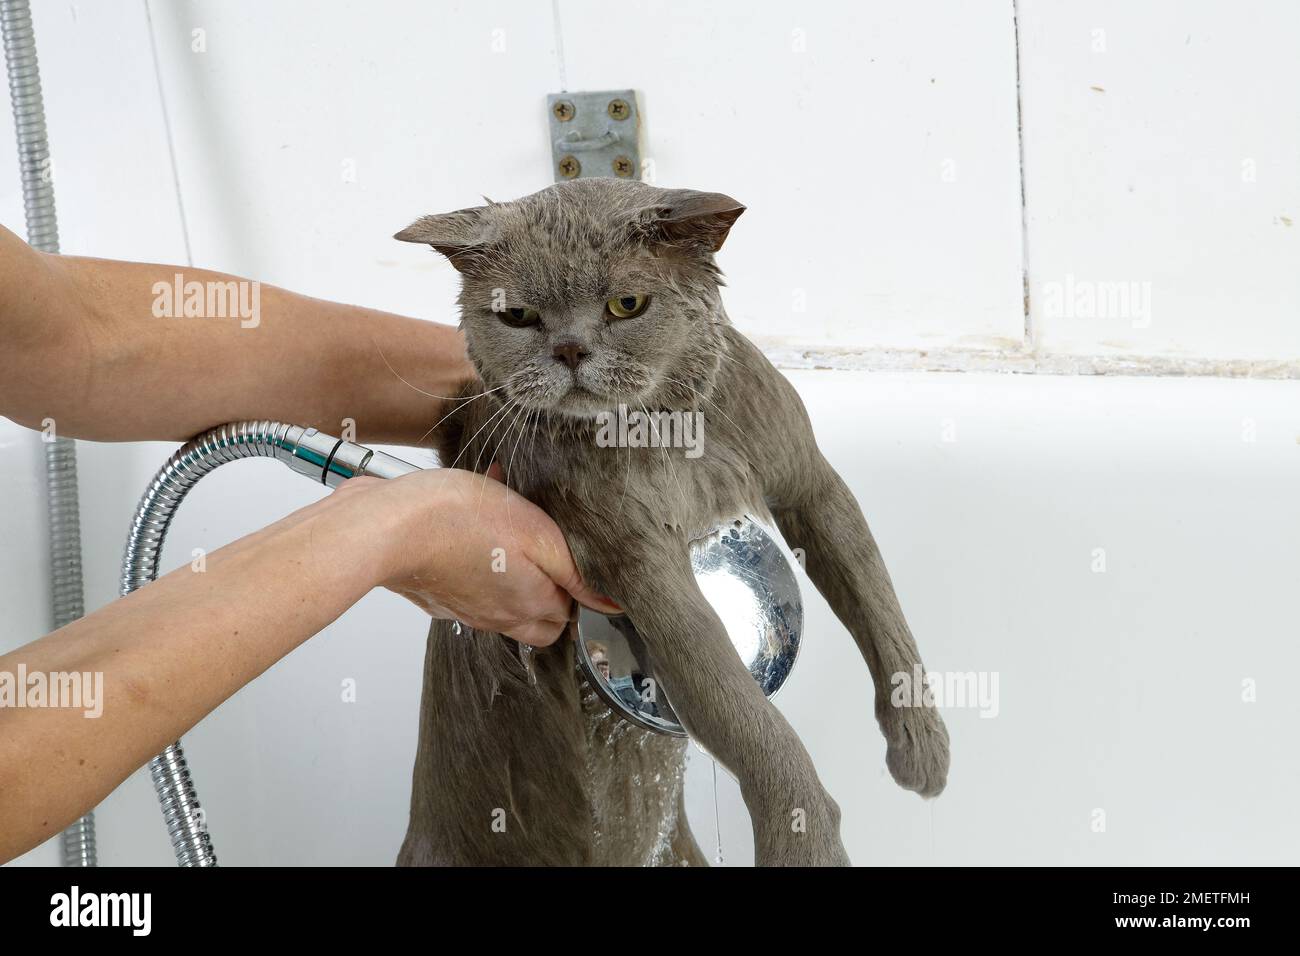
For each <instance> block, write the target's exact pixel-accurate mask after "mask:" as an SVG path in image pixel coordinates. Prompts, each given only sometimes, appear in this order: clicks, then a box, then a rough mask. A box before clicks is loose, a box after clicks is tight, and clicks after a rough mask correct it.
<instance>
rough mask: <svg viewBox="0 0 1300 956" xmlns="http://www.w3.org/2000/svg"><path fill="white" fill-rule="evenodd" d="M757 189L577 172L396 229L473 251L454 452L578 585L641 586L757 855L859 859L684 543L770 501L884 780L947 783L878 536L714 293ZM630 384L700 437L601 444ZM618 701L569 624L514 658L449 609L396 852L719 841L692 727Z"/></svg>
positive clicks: (641, 852) (433, 858) (452, 427)
mask: <svg viewBox="0 0 1300 956" xmlns="http://www.w3.org/2000/svg"><path fill="white" fill-rule="evenodd" d="M743 211H744V207H743V206H741V205H740V204H739V203H737V202H736V201H735V200H733V199H729V198H728V197H726V196H723V195H720V194H717V193H703V192H695V191H692V190H681V189H673V190H668V189H659V188H656V187H653V186H649V185H646V184H644V183H639V182H631V181H626V180H615V179H585V180H577V181H574V182H568V183H562V184H559V185H556V186H552V187H550V188H549V189H544V190H542V191H541V192H539V193H535V194H533V195H531V196H527V197H525V198H523V199H520V200H517V201H515V202H508V203H490V204H489V205H486V206H480V207H477V208H473V209H463V210H460V211H458V212H451V213H446V214H444V215H439V216H426V217H424V218H422V219H420V220H418V221H417V222H416V223H414V224H413V225H412V226H411V227H410V228H408V229H406V230H404V231H402V232H400V233H398V235H397V238H398V239H402V240H405V241H408V242H420V243H428V244H429V245H431V246H433V248H434V249H436V250H437V251H439V252H441V253H442V254H444V255H445V256H447V258H448V259H449V261H450V262H451V264H452V265H453V266H455V267H456V269H457V270H459V272H460V273H461V274H462V289H461V295H460V300H459V301H460V308H461V328H462V329H463V330H464V333H465V337H466V341H467V343H468V347H469V354H470V358H471V359H472V360H473V362H474V365H475V366H476V368H477V369H478V372H479V375H480V376H481V377H482V381H483V385H482V386H478V385H476V386H475V387H474V388H473V389H468V390H467V391H466V393H465V394H464V395H463V396H462V398H463V401H462V402H460V403H459V405H458V408H457V411H456V412H455V413H454V414H453V415H451V416H450V417H449V418H448V419H447V421H446V422H444V423H443V424H442V425H441V426H440V427H439V429H438V431H437V438H436V441H437V447H438V449H439V454H440V458H441V460H442V461H443V463H444V464H449V465H450V464H453V463H454V464H455V465H456V466H457V467H462V468H469V467H473V468H476V469H477V470H479V471H485V470H486V469H487V468H488V466H489V465H490V464H491V462H492V461H493V460H494V459H495V460H497V461H499V462H500V464H501V465H502V467H503V468H504V469H505V479H506V481H507V483H508V484H509V485H510V487H511V488H514V489H516V490H518V491H519V492H521V493H522V494H524V495H525V496H527V497H528V498H530V499H532V500H533V501H535V502H536V503H537V504H538V505H540V506H541V507H542V508H543V509H544V510H546V511H547V512H548V513H549V514H550V515H551V516H552V517H553V518H554V519H555V521H556V522H557V524H558V525H559V526H560V528H561V529H562V530H563V531H564V534H565V537H566V539H567V540H568V543H569V547H570V549H571V550H572V552H573V556H574V559H575V560H576V562H577V565H578V568H579V569H580V570H581V572H582V574H583V577H584V578H585V579H586V581H587V583H589V584H590V585H592V586H593V587H595V588H596V589H597V590H599V591H601V592H603V593H605V594H607V595H609V596H610V597H612V598H613V599H614V600H615V601H617V602H618V603H619V604H620V605H621V606H622V607H623V608H625V609H626V611H627V614H628V616H629V617H630V618H631V620H632V622H633V623H634V625H635V627H636V630H637V631H638V632H640V634H641V635H642V636H643V637H644V639H645V641H646V644H647V647H648V650H649V653H650V654H651V656H652V658H653V661H654V669H655V672H656V673H657V675H658V676H659V678H660V679H661V680H662V686H663V687H664V688H665V689H666V691H667V693H668V695H669V696H670V698H671V702H672V706H673V708H674V710H675V711H676V712H677V714H678V716H679V718H680V719H681V721H682V723H683V724H684V725H685V726H686V728H687V729H688V730H689V732H690V734H691V736H692V737H693V738H694V739H696V740H697V741H699V742H700V743H701V744H702V745H703V746H704V747H706V748H707V749H708V751H709V752H710V753H711V754H713V755H714V756H715V757H716V758H717V759H718V760H719V761H720V762H721V763H722V764H723V765H724V766H726V767H727V768H728V769H729V770H730V771H731V772H732V773H733V774H734V775H735V776H736V778H737V779H738V780H739V781H740V787H741V792H742V794H743V796H744V799H745V803H746V805H747V806H748V808H749V812H750V815H751V817H752V820H753V827H754V841H755V859H756V860H757V862H758V863H760V864H777V865H788V864H813V865H827V864H843V863H847V862H848V859H847V856H846V855H845V852H844V848H843V845H842V844H841V842H840V835H839V821H840V812H839V808H838V807H837V806H836V804H835V801H834V800H833V799H832V798H831V796H830V794H828V793H827V792H826V790H825V789H824V788H823V787H822V785H821V783H820V781H819V780H818V778H817V772H816V770H815V769H814V767H813V764H812V761H811V760H810V759H809V757H808V753H807V752H806V751H805V749H804V747H803V745H802V744H801V743H800V742H799V739H798V737H796V736H795V734H794V732H793V731H792V730H791V728H790V726H789V724H787V723H786V721H785V719H784V718H783V717H782V716H781V714H780V713H779V712H778V711H777V710H776V709H775V708H774V707H773V706H772V705H771V704H770V703H768V701H767V700H766V699H765V698H764V696H763V694H762V692H761V691H760V690H759V689H758V687H757V685H756V684H755V682H754V680H753V678H751V677H750V675H749V673H748V671H747V670H746V668H745V666H744V665H743V664H742V663H741V661H740V659H739V657H738V656H737V654H736V652H735V651H734V650H733V648H732V646H731V642H730V641H729V640H728V638H727V635H726V632H725V630H724V629H723V626H722V623H721V622H720V621H719V620H718V618H717V615H716V614H715V613H714V612H713V610H712V608H711V607H710V606H709V604H708V603H707V602H706V601H705V600H704V598H703V597H702V595H701V594H700V591H699V588H698V587H697V586H696V583H695V578H694V576H693V575H692V573H691V566H690V561H689V557H688V550H687V542H688V541H690V540H692V539H694V538H697V537H699V536H701V535H702V534H704V533H705V532H707V531H708V530H709V529H711V528H714V527H715V526H717V525H718V524H719V523H720V522H721V521H727V520H730V519H733V518H735V517H738V516H741V515H744V514H750V515H753V516H755V517H758V518H760V519H765V520H769V521H770V520H771V519H775V524H776V526H777V527H778V528H780V530H781V533H782V534H783V535H784V537H785V539H786V541H787V543H788V544H789V545H790V546H791V547H797V548H802V549H803V551H804V552H805V554H806V562H807V571H808V574H809V576H810V577H811V579H812V580H813V582H814V583H815V584H816V585H817V588H818V590H820V591H821V593H822V594H823V595H824V596H825V598H826V600H827V601H828V602H829V604H830V606H831V608H832V609H833V610H834V612H835V614H836V615H837V616H838V618H839V619H840V621H841V622H843V624H844V626H845V627H846V628H847V629H848V630H849V632H850V633H851V634H852V635H853V638H854V640H855V641H856V642H857V645H858V647H859V649H860V650H861V652H862V656H863V657H864V658H865V659H866V662H867V665H868V667H869V669H870V671H871V677H872V681H873V683H874V685H875V712H876V719H877V720H878V722H879V724H880V728H881V730H882V732H883V733H884V736H885V740H886V743H887V753H886V762H887V765H888V767H889V770H890V772H891V773H892V774H893V776H894V779H895V780H897V781H898V783H899V784H900V785H901V786H903V787H905V788H907V789H909V790H915V791H917V792H918V793H920V794H921V795H923V796H934V795H936V794H938V793H939V792H940V791H941V790H942V789H943V786H944V783H945V779H946V776H947V770H948V735H947V731H946V730H945V728H944V726H943V722H942V721H941V720H940V718H939V715H938V714H937V713H936V711H935V710H934V709H933V708H932V707H893V706H891V705H890V692H891V690H892V686H891V683H890V677H891V675H893V674H896V673H900V672H904V673H908V674H911V673H912V672H913V670H914V668H917V667H920V666H921V663H920V657H919V654H918V652H917V649H916V644H915V642H914V641H913V639H912V636H911V634H910V633H909V631H908V628H907V624H906V622H905V621H904V619H903V614H902V611H901V609H900V608H899V605H898V600H897V598H896V597H895V595H894V590H893V586H892V585H891V583H890V580H889V575H888V573H887V572H886V570H885V566H884V563H883V561H882V560H881V556H880V552H879V551H878V550H877V548H876V544H875V542H874V540H873V539H872V536H871V532H870V531H869V530H868V529H867V524H866V521H865V520H864V519H863V517H862V512H861V510H859V508H858V505H857V503H856V502H855V501H854V499H853V496H852V495H851V494H850V492H849V490H848V488H847V487H845V485H844V482H843V481H841V480H840V477H839V475H837V474H836V473H835V470H834V469H833V468H831V466H830V465H829V464H828V463H827V462H826V460H825V459H824V458H823V457H822V455H821V453H820V452H819V451H818V449H817V445H816V443H815V441H814V439H813V434H812V429H811V427H810V425H809V422H808V416H807V413H806V412H805V411H804V408H803V404H802V403H801V402H800V400H799V397H798V396H797V394H796V393H795V391H794V389H793V388H792V387H791V386H790V384H789V383H788V382H787V381H786V380H785V378H783V377H782V376H781V375H780V374H779V373H778V372H777V371H776V369H774V368H773V367H772V365H771V364H770V363H769V362H768V361H767V359H766V358H765V357H764V356H763V355H762V354H761V353H760V352H759V351H758V350H757V349H756V348H755V347H754V346H753V345H752V344H751V343H750V342H749V341H748V340H747V339H745V337H744V336H742V335H741V334H740V333H739V332H737V331H736V330H735V329H734V328H733V327H732V326H731V324H730V322H729V321H728V319H727V316H726V313H725V312H724V311H723V307H722V301H721V299H720V297H719V292H718V289H719V286H720V285H721V284H722V283H721V276H720V273H719V271H718V267H717V265H716V264H715V262H714V253H715V252H716V251H717V250H718V249H719V247H721V245H722V243H723V240H724V239H725V238H726V236H727V233H728V231H729V230H730V228H731V226H732V224H733V223H734V222H735V221H736V219H737V218H738V217H739V216H740V214H741V213H742V212H743ZM620 404H623V405H625V406H626V407H627V408H628V409H642V410H681V411H691V412H698V413H699V414H700V415H701V416H702V419H703V420H704V422H705V423H706V425H707V427H706V428H705V430H704V436H705V440H704V444H703V447H702V451H703V453H702V454H700V455H698V457H690V456H688V455H685V454H683V453H682V450H680V449H664V448H660V447H638V448H614V447H601V443H598V442H597V440H596V436H597V431H598V424H597V416H598V414H599V413H601V412H611V411H613V412H616V411H617V409H618V406H619V405H620ZM484 561H485V562H488V561H490V557H489V556H488V555H484ZM616 723H617V718H614V717H613V716H612V715H611V714H610V713H609V711H608V709H607V708H606V707H605V706H604V705H603V704H601V703H600V702H599V701H598V700H597V699H596V698H595V695H594V693H593V692H592V691H591V690H590V688H588V687H586V686H585V684H584V683H583V681H582V678H581V677H580V676H579V674H578V672H577V671H576V670H575V665H574V648H573V643H572V641H567V640H565V641H560V642H559V643H557V644H556V645H554V646H552V647H549V648H546V649H544V650H540V651H537V652H534V653H531V654H528V655H526V656H523V655H521V651H520V650H519V646H518V645H516V644H515V643H514V642H512V641H510V640H508V639H506V638H503V637H501V636H499V635H492V634H476V633H472V632H466V633H461V634H455V633H453V629H452V627H451V625H449V624H448V623H447V622H435V623H434V625H433V628H432V630H431V632H430V635H429V643H428V651H427V657H426V663H425V674H424V696H423V702H422V707H421V716H420V741H419V749H418V753H417V757H416V764H415V770H414V779H413V783H412V796H411V819H410V825H409V828H408V831H407V835H406V840H405V842H404V843H403V846H402V850H401V854H400V856H399V858H398V862H399V863H401V864H412V865H419V864H514V865H541V864H592V863H596V864H647V863H650V864H681V863H703V862H704V860H703V858H702V856H701V854H700V852H699V849H698V847H697V846H696V845H695V842H694V840H693V839H692V837H691V834H690V830H689V828H688V826H687V825H686V820H685V814H684V811H683V809H682V779H683V765H684V759H685V743H684V742H683V741H680V740H675V739H672V738H667V737H661V736H657V735H654V734H650V733H649V732H646V731H640V730H630V731H628V732H623V731H622V730H620V731H618V732H615V731H613V729H612V728H613V727H614V725H615V724H616ZM864 756H865V755H864ZM796 821H798V822H801V823H802V824H803V825H802V826H797V825H794V824H795V822H796Z"/></svg>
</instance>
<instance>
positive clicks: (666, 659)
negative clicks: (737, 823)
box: [566, 529, 848, 866]
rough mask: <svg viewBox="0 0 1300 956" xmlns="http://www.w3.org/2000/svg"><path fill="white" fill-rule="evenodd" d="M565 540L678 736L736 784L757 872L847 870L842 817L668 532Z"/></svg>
mask: <svg viewBox="0 0 1300 956" xmlns="http://www.w3.org/2000/svg"><path fill="white" fill-rule="evenodd" d="M566 530H568V531H569V543H570V547H571V548H572V549H573V551H574V556H575V558H577V559H578V564H579V567H580V568H581V569H582V571H583V574H584V576H585V577H586V579H587V580H588V581H596V582H598V584H599V586H600V587H601V588H603V589H604V593H607V594H609V595H610V596H611V597H612V598H613V599H614V600H616V601H617V602H618V603H619V604H621V605H622V606H623V607H624V608H625V609H626V612H627V615H628V617H629V618H630V619H631V620H632V623H633V624H634V626H635V627H636V630H637V632H638V633H639V634H640V636H641V637H642V639H643V640H644V641H645V645H646V648H647V650H648V651H649V655H650V657H651V662H652V664H653V667H654V671H655V675H656V677H657V678H658V679H659V681H660V689H661V691H662V692H663V693H665V694H666V696H667V697H668V700H669V702H670V703H671V704H672V707H673V710H674V711H675V712H676V713H677V716H678V718H679V719H680V720H681V722H682V724H683V726H685V727H686V729H687V731H688V732H689V733H690V735H691V737H692V738H693V739H694V740H696V741H697V742H698V743H699V744H701V745H702V746H703V747H705V748H706V749H707V750H708V751H709V752H710V753H711V754H712V755H713V756H714V757H715V758H716V759H717V760H718V761H720V762H721V763H722V764H723V765H724V766H726V767H727V768H728V769H729V770H731V772H732V773H733V774H735V776H736V778H737V779H738V780H739V782H740V788H741V793H742V795H743V796H744V799H745V804H746V806H747V807H748V808H749V812H750V817H751V819H752V821H753V826H754V856H755V860H756V862H757V863H758V864H759V865H773V866H800V865H803V866H831V865H844V864H847V863H848V856H847V854H846V853H845V852H844V847H843V844H842V843H841V842H840V834H839V824H840V813H839V807H838V806H836V804H835V801H834V800H833V799H831V796H830V795H829V794H828V793H827V792H826V791H825V789H824V788H823V787H822V785H821V781H820V780H818V778H817V772H816V770H815V769H814V767H813V763H812V760H811V758H810V757H809V756H808V752H807V751H806V750H805V749H804V747H803V744H802V743H800V741H799V738H798V737H797V736H796V735H795V733H794V730H793V729H792V728H791V727H790V725H789V724H788V723H787V722H786V720H785V718H784V717H783V716H782V715H781V713H780V711H778V710H777V709H776V708H775V707H773V706H772V704H771V703H770V702H769V701H768V700H767V698H766V697H764V696H763V692H762V691H761V690H760V689H759V687H758V685H757V684H756V683H755V681H754V678H753V677H752V676H751V675H750V673H749V671H748V670H747V669H746V667H745V665H744V664H743V663H742V662H741V660H740V657H739V655H737V654H736V651H735V648H734V647H733V646H732V644H731V640H730V638H729V637H728V636H727V632H726V629H725V628H724V627H723V624H722V622H721V621H720V620H719V619H718V616H717V614H716V613H715V612H714V610H713V608H712V607H711V606H710V605H709V603H708V601H706V600H705V598H704V596H703V595H702V594H701V593H700V589H699V587H698V586H697V584H696V582H695V576H694V574H693V573H692V571H691V566H690V557H689V552H688V550H687V546H686V543H685V542H684V541H681V540H678V539H677V538H675V537H674V536H673V535H671V533H669V532H667V531H662V532H660V534H661V535H662V537H659V536H654V537H645V536H642V532H638V533H637V539H638V540H637V541H635V542H632V543H630V544H629V542H626V541H620V542H617V543H614V542H612V541H610V540H609V537H608V529H605V531H604V533H603V535H602V537H603V539H604V540H605V545H604V547H598V546H597V547H593V545H592V539H591V538H587V539H585V540H583V539H582V536H580V535H574V534H573V533H572V529H566Z"/></svg>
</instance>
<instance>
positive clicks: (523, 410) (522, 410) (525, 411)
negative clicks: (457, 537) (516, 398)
mask: <svg viewBox="0 0 1300 956" xmlns="http://www.w3.org/2000/svg"><path fill="white" fill-rule="evenodd" d="M529 414H532V413H531V411H530V410H529V408H528V406H527V405H525V404H524V403H523V402H520V403H519V411H517V412H516V413H515V417H514V418H512V419H511V420H510V424H509V425H507V426H506V430H505V432H504V433H503V434H502V436H501V440H500V441H499V442H497V446H496V448H494V449H492V459H491V460H490V461H489V462H488V469H489V470H491V468H492V463H493V462H497V463H498V464H499V463H500V461H501V459H500V458H499V457H498V456H497V453H498V452H499V451H501V446H502V445H503V444H504V443H505V442H507V441H509V439H510V433H511V432H512V431H513V430H514V427H515V425H516V423H518V421H519V419H520V417H522V416H524V415H529ZM493 431H495V429H494V430H493ZM520 434H522V432H521V433H520ZM515 443H516V446H517V445H518V439H516V440H515ZM510 460H511V464H513V463H514V455H513V454H512V455H511V459H510ZM474 468H475V470H478V463H477V462H475V464H474ZM501 477H502V478H503V479H504V484H505V486H506V488H507V489H509V487H510V469H509V467H508V466H507V467H505V468H503V469H502V471H501ZM486 492H487V482H484V483H483V487H482V488H481V489H480V490H479V493H478V507H477V508H476V509H475V511H474V517H475V519H477V518H478V516H479V515H480V514H481V513H482V511H483V495H484V494H485V493H486ZM506 518H507V520H509V518H510V497H509V496H508V495H507V496H506ZM510 530H511V531H513V530H514V524H513V523H512V524H511V526H510Z"/></svg>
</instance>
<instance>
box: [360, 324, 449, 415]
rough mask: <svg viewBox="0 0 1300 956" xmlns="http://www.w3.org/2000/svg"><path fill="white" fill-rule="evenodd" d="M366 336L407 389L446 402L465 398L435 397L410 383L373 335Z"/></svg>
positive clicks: (395, 376)
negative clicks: (394, 365)
mask: <svg viewBox="0 0 1300 956" xmlns="http://www.w3.org/2000/svg"><path fill="white" fill-rule="evenodd" d="M366 335H367V336H368V337H369V339H370V344H371V345H373V346H374V347H375V351H376V352H378V353H379V357H380V358H381V359H383V360H384V364H385V365H387V366H388V371H390V372H392V373H393V377H394V378H396V379H397V380H398V381H399V382H401V383H402V384H403V385H405V386H406V387H407V388H412V389H415V391H417V392H419V393H420V394H421V395H427V396H428V397H429V398H437V399H441V400H442V401H444V402H453V401H455V400H457V399H458V398H462V397H463V396H460V395H435V394H434V393H433V392H427V391H425V390H424V389H422V388H420V386H418V385H414V384H412V383H411V382H408V381H407V380H406V379H404V378H402V376H401V375H400V374H399V373H398V371H397V369H395V368H393V363H392V362H390V361H388V356H387V355H385V354H384V350H383V349H381V348H380V347H379V343H378V342H376V341H375V337H374V336H373V335H370V333H369V332H367V333H366Z"/></svg>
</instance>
